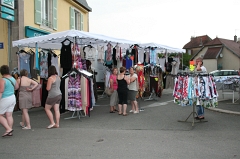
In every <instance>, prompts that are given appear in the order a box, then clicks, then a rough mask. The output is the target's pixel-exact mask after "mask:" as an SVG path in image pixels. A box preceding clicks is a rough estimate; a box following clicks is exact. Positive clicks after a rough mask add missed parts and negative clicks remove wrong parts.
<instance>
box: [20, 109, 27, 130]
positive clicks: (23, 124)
mask: <svg viewBox="0 0 240 159" xmlns="http://www.w3.org/2000/svg"><path fill="white" fill-rule="evenodd" d="M25 122H26V121H25V117H24V115H23V109H22V122H20V125H22V127H25Z"/></svg>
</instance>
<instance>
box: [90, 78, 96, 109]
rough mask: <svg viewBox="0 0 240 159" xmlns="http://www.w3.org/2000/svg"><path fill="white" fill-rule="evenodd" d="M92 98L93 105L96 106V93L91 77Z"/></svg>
mask: <svg viewBox="0 0 240 159" xmlns="http://www.w3.org/2000/svg"><path fill="white" fill-rule="evenodd" d="M91 96H92V97H91V98H92V105H93V106H94V105H95V104H96V101H95V95H94V89H93V79H92V78H91Z"/></svg>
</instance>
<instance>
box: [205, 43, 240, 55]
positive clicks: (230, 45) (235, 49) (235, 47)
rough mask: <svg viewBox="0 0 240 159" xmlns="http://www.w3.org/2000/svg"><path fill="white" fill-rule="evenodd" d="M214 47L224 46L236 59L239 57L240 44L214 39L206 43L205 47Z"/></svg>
mask: <svg viewBox="0 0 240 159" xmlns="http://www.w3.org/2000/svg"><path fill="white" fill-rule="evenodd" d="M216 45H224V46H225V47H226V48H227V49H228V50H230V51H231V52H233V53H234V54H236V55H237V56H238V57H240V44H239V43H237V42H235V41H233V40H228V39H222V38H215V39H213V40H212V41H210V42H209V43H207V44H206V45H205V46H216Z"/></svg>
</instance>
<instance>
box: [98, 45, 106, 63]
mask: <svg viewBox="0 0 240 159" xmlns="http://www.w3.org/2000/svg"><path fill="white" fill-rule="evenodd" d="M97 51H98V58H97V59H98V60H100V61H101V62H103V61H104V55H105V54H104V46H100V45H98V46H97Z"/></svg>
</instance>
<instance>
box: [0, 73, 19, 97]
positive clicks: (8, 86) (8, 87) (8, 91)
mask: <svg viewBox="0 0 240 159" xmlns="http://www.w3.org/2000/svg"><path fill="white" fill-rule="evenodd" d="M8 79H9V80H11V81H12V83H13V84H14V85H15V84H16V80H15V79H14V78H13V77H11V78H8ZM8 79H5V78H3V80H4V81H5V85H4V91H3V94H2V98H6V97H9V96H11V95H13V94H14V90H15V88H14V86H13V85H12V83H11V82H10V81H9V80H8Z"/></svg>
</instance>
